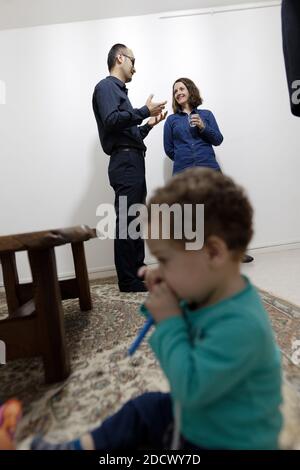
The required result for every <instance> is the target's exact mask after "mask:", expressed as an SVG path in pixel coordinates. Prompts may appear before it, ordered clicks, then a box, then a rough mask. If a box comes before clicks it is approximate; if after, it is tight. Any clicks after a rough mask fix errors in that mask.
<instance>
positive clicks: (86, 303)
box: [72, 242, 92, 311]
mask: <svg viewBox="0 0 300 470" xmlns="http://www.w3.org/2000/svg"><path fill="white" fill-rule="evenodd" d="M72 252H73V259H74V266H75V273H76V280H77V286H78V296H79V305H80V310H82V311H86V310H91V308H92V300H91V292H90V284H89V277H88V272H87V267H86V260H85V253H84V245H83V242H77V243H72Z"/></svg>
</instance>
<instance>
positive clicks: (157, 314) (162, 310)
mask: <svg viewBox="0 0 300 470" xmlns="http://www.w3.org/2000/svg"><path fill="white" fill-rule="evenodd" d="M145 306H146V307H147V309H148V310H149V312H150V313H151V315H152V317H153V318H154V320H155V322H156V323H159V322H160V321H162V320H166V319H167V318H171V317H175V316H179V315H181V309H180V306H179V300H178V298H177V297H176V295H175V294H174V293H173V292H172V291H171V289H170V288H169V287H168V285H167V284H166V283H165V282H164V281H161V282H160V283H157V284H155V285H154V286H153V287H152V289H151V291H150V292H149V294H148V298H147V300H146V302H145Z"/></svg>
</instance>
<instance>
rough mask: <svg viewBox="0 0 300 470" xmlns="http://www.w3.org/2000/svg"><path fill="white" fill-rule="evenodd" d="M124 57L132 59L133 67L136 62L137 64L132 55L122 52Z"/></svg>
mask: <svg viewBox="0 0 300 470" xmlns="http://www.w3.org/2000/svg"><path fill="white" fill-rule="evenodd" d="M122 55H123V56H124V57H127V59H129V60H130V62H131V64H132V67H134V64H135V59H134V57H130V56H129V55H126V54H122Z"/></svg>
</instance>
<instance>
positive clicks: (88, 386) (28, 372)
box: [0, 278, 300, 449]
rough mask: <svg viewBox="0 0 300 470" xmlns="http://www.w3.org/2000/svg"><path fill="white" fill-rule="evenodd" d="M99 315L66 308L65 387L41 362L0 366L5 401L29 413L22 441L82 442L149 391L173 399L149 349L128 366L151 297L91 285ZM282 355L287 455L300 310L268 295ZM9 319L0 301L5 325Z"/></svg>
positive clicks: (296, 419) (296, 425) (294, 412)
mask: <svg viewBox="0 0 300 470" xmlns="http://www.w3.org/2000/svg"><path fill="white" fill-rule="evenodd" d="M91 293H92V300H93V310H91V311H90V312H85V313H84V312H81V311H80V310H79V306H78V302H77V300H67V301H64V302H63V306H64V311H65V325H66V332H67V343H68V348H69V351H70V357H71V366H72V373H71V375H70V377H69V378H68V379H67V380H65V381H64V382H61V383H57V384H54V385H51V386H49V385H47V386H46V385H45V384H44V371H43V365H42V361H41V359H39V358H34V359H20V360H16V361H12V362H8V363H7V364H6V365H5V366H0V398H1V399H2V400H6V399H8V398H9V397H11V396H16V397H18V398H19V399H21V400H22V402H23V405H24V417H23V419H22V421H21V424H20V426H19V430H18V435H17V440H18V443H19V444H20V447H21V448H22V443H23V441H24V439H26V438H28V437H30V436H32V435H34V434H36V433H42V434H46V435H47V438H49V439H51V440H53V441H61V440H66V439H72V438H74V437H77V436H79V435H81V434H83V433H84V432H86V431H87V430H90V429H91V428H94V427H95V426H98V425H99V423H100V422H101V421H102V420H103V419H104V418H105V417H107V416H108V415H110V414H111V413H113V412H114V411H116V410H117V409H118V408H119V407H120V405H122V404H123V403H124V402H125V401H127V400H128V399H130V398H132V397H135V396H137V395H139V394H140V393H143V392H145V391H156V390H161V391H167V390H168V384H167V381H166V379H165V377H164V376H163V374H162V372H161V371H160V368H159V366H158V363H157V361H156V360H155V357H154V355H153V354H152V351H151V350H150V348H149V347H148V345H147V341H144V342H143V343H142V345H141V346H140V348H139V349H138V351H137V352H136V354H135V355H134V356H133V357H132V358H128V356H127V349H128V346H129V345H130V344H131V342H132V340H133V339H134V337H135V335H136V333H137V331H138V329H139V328H140V327H141V326H142V324H143V323H144V320H143V318H141V317H140V315H138V314H137V312H138V308H139V305H140V304H141V303H142V302H143V300H144V298H145V296H146V294H143V293H139V294H126V293H120V292H119V290H118V288H117V286H116V284H115V279H114V278H111V279H104V280H100V281H99V280H98V281H93V282H91ZM261 294H262V299H263V302H264V305H265V307H266V309H267V311H268V313H269V315H270V318H271V321H272V324H273V327H274V330H275V333H276V337H277V341H278V343H279V345H280V348H281V350H282V352H283V361H284V371H285V383H284V397H285V400H284V406H283V411H284V416H285V418H286V419H285V427H284V430H283V433H282V436H281V445H282V447H283V448H293V449H295V448H300V433H299V430H300V406H299V396H300V369H299V366H296V365H294V364H293V363H292V360H291V355H292V341H293V339H300V309H299V308H298V307H295V306H293V305H291V304H289V303H287V302H285V301H282V300H280V299H277V298H275V297H273V296H271V295H269V294H267V293H266V292H261ZM5 314H6V306H5V301H4V296H3V294H0V318H3V317H4V315H5Z"/></svg>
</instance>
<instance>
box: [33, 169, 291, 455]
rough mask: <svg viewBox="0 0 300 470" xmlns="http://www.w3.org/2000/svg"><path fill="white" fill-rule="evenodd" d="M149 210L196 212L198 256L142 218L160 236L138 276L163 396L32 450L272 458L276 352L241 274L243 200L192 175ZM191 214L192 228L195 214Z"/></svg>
mask: <svg viewBox="0 0 300 470" xmlns="http://www.w3.org/2000/svg"><path fill="white" fill-rule="evenodd" d="M153 204H159V205H161V204H165V205H167V207H170V206H172V205H173V204H179V205H180V207H181V208H183V207H184V205H185V204H190V205H192V207H193V209H194V208H196V205H197V204H204V245H203V248H202V249H197V250H189V249H186V243H187V242H190V240H187V239H186V238H185V237H184V236H183V237H182V238H181V239H177V237H176V236H175V232H174V227H172V220H174V217H175V216H174V217H173V218H172V217H170V218H169V219H168V222H166V218H164V217H161V218H159V220H154V218H153V217H152V216H151V217H150V219H149V228H151V227H152V228H153V224H158V226H157V227H156V228H157V231H156V233H158V234H159V236H158V237H156V238H154V237H153V238H149V240H148V246H149V249H150V251H151V253H152V255H154V256H155V257H156V259H157V260H158V263H159V265H158V267H157V268H156V269H151V270H150V269H149V268H142V269H141V271H140V274H141V275H142V276H144V278H145V282H146V285H147V287H148V290H149V294H148V297H147V299H146V302H145V304H144V305H145V307H146V309H147V310H148V312H149V314H151V316H152V317H153V319H154V321H155V329H154V332H153V334H152V335H151V337H150V339H149V342H150V346H151V348H152V349H153V351H154V353H155V355H156V357H157V359H158V361H159V363H160V366H161V368H162V370H163V371H164V373H165V375H166V377H167V379H168V381H169V384H170V393H167V394H166V393H145V394H143V395H141V396H139V397H137V398H136V399H133V400H131V401H129V402H127V403H126V404H125V405H124V406H123V407H122V408H121V409H120V410H119V411H118V412H117V413H116V414H115V415H113V416H111V417H110V418H108V419H107V420H105V421H104V422H103V424H102V425H101V426H100V427H99V428H97V429H95V430H94V431H92V432H91V433H88V434H86V435H85V436H83V437H82V438H80V439H78V440H75V441H72V442H68V443H63V444H59V445H55V444H49V443H47V442H45V441H44V440H43V439H41V438H36V439H35V440H34V441H33V443H32V448H33V449H52V448H55V449H57V448H63V449H98V450H121V449H134V448H135V449H139V448H145V447H147V448H152V449H153V448H155V449H164V448H173V449H184V450H189V451H191V452H196V451H197V450H201V449H277V448H278V436H279V433H280V430H281V426H282V417H281V413H280V404H281V362H280V353H279V350H278V347H277V345H276V342H275V339H274V335H273V332H272V328H271V325H270V322H269V318H268V315H267V313H266V311H265V309H264V307H263V305H262V303H261V300H260V298H259V295H258V293H257V291H256V289H255V288H254V287H253V286H252V284H251V283H250V281H249V280H248V279H247V278H246V277H244V276H242V275H241V272H240V263H241V260H242V258H243V255H244V253H245V251H246V248H247V245H248V243H249V241H250V240H251V236H252V208H251V205H250V203H249V201H248V199H247V197H246V195H245V193H244V191H243V190H242V189H241V188H240V187H239V186H237V185H236V184H235V183H234V182H233V181H232V179H231V178H229V177H227V176H225V175H223V174H221V173H218V172H214V171H213V170H210V169H206V168H192V169H188V170H186V171H184V172H182V173H179V174H178V175H176V176H174V177H173V178H172V179H171V180H170V181H169V182H168V183H167V184H166V185H165V187H163V188H160V189H158V190H157V191H156V192H155V194H154V196H153V197H152V198H151V199H150V201H149V204H148V208H149V210H150V208H151V206H152V205H153ZM191 214H192V218H193V220H192V226H193V227H195V226H196V225H197V224H196V221H195V220H194V217H196V211H195V210H193V211H192V212H191ZM166 223H167V224H170V226H169V227H167V228H170V230H169V233H170V239H165V237H164V234H165V233H166V232H167V231H165V230H164V229H165V228H166V227H164V226H163V224H166ZM174 226H175V225H174ZM149 232H151V230H149ZM184 233H185V232H184Z"/></svg>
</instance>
